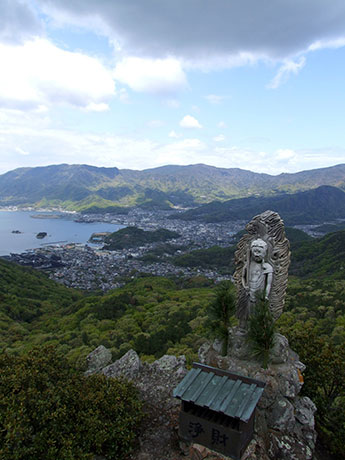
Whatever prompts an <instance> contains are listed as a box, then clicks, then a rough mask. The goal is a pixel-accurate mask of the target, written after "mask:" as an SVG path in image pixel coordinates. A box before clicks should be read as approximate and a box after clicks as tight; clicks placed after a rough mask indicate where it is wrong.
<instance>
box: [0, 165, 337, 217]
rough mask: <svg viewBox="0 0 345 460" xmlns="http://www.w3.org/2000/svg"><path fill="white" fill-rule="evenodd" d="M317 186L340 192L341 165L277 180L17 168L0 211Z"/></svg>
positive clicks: (206, 171) (201, 198)
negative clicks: (19, 207)
mask: <svg viewBox="0 0 345 460" xmlns="http://www.w3.org/2000/svg"><path fill="white" fill-rule="evenodd" d="M320 185H331V186H335V187H338V188H340V189H343V190H345V164H341V165H337V166H332V167H329V168H321V169H315V170H310V171H302V172H298V173H295V174H280V175H278V176H271V175H269V174H259V173H254V172H251V171H246V170H242V169H238V168H229V169H225V168H216V167H213V166H207V165H203V164H197V165H189V166H162V167H159V168H154V169H146V170H143V171H136V170H129V169H123V170H120V169H118V168H115V167H114V168H98V167H95V166H89V165H67V164H61V165H50V166H44V167H35V168H19V169H16V170H14V171H9V172H7V173H5V174H2V175H0V206H8V205H17V206H25V205H26V206H29V205H30V206H32V205H35V206H47V207H49V206H61V207H63V208H65V209H70V210H88V209H90V208H93V209H94V210H95V209H96V210H97V209H100V210H102V209H103V208H106V207H108V208H109V207H111V206H116V207H130V206H138V205H144V206H146V207H147V206H148V207H158V208H163V209H169V208H170V207H172V206H195V205H197V204H202V203H209V202H211V201H214V200H219V201H225V200H229V199H233V198H243V197H248V196H258V195H260V196H273V195H276V194H281V193H282V192H287V193H293V192H297V191H303V190H308V189H312V188H316V187H318V186H320Z"/></svg>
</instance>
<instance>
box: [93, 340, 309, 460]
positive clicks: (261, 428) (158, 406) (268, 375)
mask: <svg viewBox="0 0 345 460" xmlns="http://www.w3.org/2000/svg"><path fill="white" fill-rule="evenodd" d="M232 332H233V334H235V333H236V331H232ZM235 335H236V334H235ZM239 342H240V339H239V338H238V340H237V344H236V341H235V342H233V344H234V345H235V344H236V345H235V346H233V348H232V350H233V353H232V351H231V350H230V351H229V354H228V355H227V356H225V357H224V356H221V355H220V349H221V346H220V344H219V342H218V341H216V342H215V343H213V344H212V343H205V344H204V345H203V346H202V347H201V348H200V350H199V360H200V362H201V363H203V364H207V365H210V366H214V367H219V368H221V369H224V370H231V371H234V372H238V373H240V374H242V375H246V376H249V377H252V378H255V379H258V380H262V381H265V382H266V387H265V391H264V393H263V395H262V398H261V400H260V401H259V404H258V407H257V412H256V419H255V435H254V438H253V440H252V441H251V443H250V444H249V446H248V448H247V449H246V452H245V454H244V456H243V457H242V460H276V459H282V460H285V459H286V460H287V459H289V460H310V459H312V457H313V450H314V447H315V441H316V432H315V427H314V412H315V410H316V407H315V405H314V403H313V402H312V401H311V400H310V399H309V398H308V397H306V396H300V391H301V388H302V385H303V377H302V372H303V370H304V369H305V366H304V365H303V364H302V363H301V362H300V361H299V359H298V356H297V355H296V353H294V352H293V351H292V350H291V349H290V348H289V345H288V342H287V340H286V338H285V337H284V336H281V335H278V336H277V340H276V345H275V348H274V350H273V351H272V354H271V363H270V364H269V365H268V368H267V369H263V368H262V367H261V366H260V364H259V363H258V362H255V361H252V360H250V359H248V355H246V354H245V353H244V351H243V350H242V349H241V345H240V343H239ZM99 348H100V347H99ZM103 348H104V347H103ZM97 350H98V349H96V350H95V352H93V354H92V353H91V355H92V356H91V358H89V357H88V363H89V366H93V367H92V369H93V370H91V368H89V369H88V371H87V372H86V374H90V373H94V372H95V369H96V368H97V371H96V372H101V373H103V374H104V375H106V376H107V377H125V378H127V379H128V380H130V381H132V382H133V383H134V384H135V386H136V387H137V388H138V389H139V392H140V396H141V398H142V400H143V401H144V408H145V414H146V418H145V421H144V423H143V427H142V431H141V435H140V437H139V439H138V450H137V451H136V452H135V453H134V454H133V455H132V457H131V459H132V460H182V459H184V460H220V459H224V458H225V457H223V456H222V455H220V454H216V453H214V452H211V451H209V450H208V449H206V448H204V447H202V446H199V445H196V444H193V445H187V444H185V443H183V442H180V441H179V439H178V416H179V411H180V403H179V401H177V400H176V399H174V398H173V397H172V391H173V389H174V388H175V387H176V386H177V385H178V383H179V382H180V381H181V380H182V378H183V377H184V376H185V375H186V373H187V369H186V360H185V357H184V356H179V357H176V356H168V355H165V356H163V357H162V358H160V359H158V360H157V361H155V362H154V363H152V364H149V363H146V362H142V361H141V360H140V359H139V356H138V355H137V353H136V352H135V351H133V350H130V351H128V352H127V353H126V354H125V355H124V356H123V357H122V358H121V359H119V360H117V361H115V362H114V363H112V364H110V365H107V366H105V367H103V368H102V369H101V368H100V367H99V360H98V359H96V357H98V356H99V354H100V353H99V351H98V352H97V353H96V351H97ZM101 351H102V353H101V355H102V356H105V355H106V354H105V352H104V350H103V349H101ZM89 356H90V355H89ZM239 356H241V358H240V357H239ZM95 362H96V364H95Z"/></svg>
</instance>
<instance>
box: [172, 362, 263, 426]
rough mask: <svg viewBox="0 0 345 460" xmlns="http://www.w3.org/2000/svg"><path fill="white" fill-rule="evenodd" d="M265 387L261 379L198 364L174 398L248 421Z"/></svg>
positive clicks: (177, 388)
mask: <svg viewBox="0 0 345 460" xmlns="http://www.w3.org/2000/svg"><path fill="white" fill-rule="evenodd" d="M264 387H265V383H264V382H261V381H259V380H255V379H251V378H249V377H245V376H242V375H239V374H235V373H232V372H228V371H223V370H221V369H217V368H215V367H211V366H205V365H203V364H198V363H194V364H193V369H191V370H190V371H189V372H188V374H187V375H186V376H185V377H184V379H183V380H182V381H181V382H180V383H179V385H178V386H177V387H176V388H175V390H174V392H173V396H174V397H175V398H179V399H181V400H182V401H186V402H192V403H194V404H196V405H198V406H201V407H207V408H208V409H211V410H213V411H216V412H222V413H223V414H225V415H228V416H229V417H233V418H237V419H239V420H242V421H243V422H248V420H249V419H250V417H251V415H252V413H253V411H254V409H255V407H256V404H257V403H258V401H259V399H260V397H261V395H262V393H263V391H264Z"/></svg>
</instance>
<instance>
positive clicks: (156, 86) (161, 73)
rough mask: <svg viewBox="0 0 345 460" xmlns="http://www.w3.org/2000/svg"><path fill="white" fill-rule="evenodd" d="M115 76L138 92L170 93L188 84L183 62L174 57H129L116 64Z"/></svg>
mask: <svg viewBox="0 0 345 460" xmlns="http://www.w3.org/2000/svg"><path fill="white" fill-rule="evenodd" d="M114 77H115V79H116V80H118V81H120V82H121V83H124V84H126V85H128V86H129V87H130V88H131V89H132V90H134V91H138V92H143V91H145V92H151V93H170V92H176V91H180V90H181V89H183V88H185V87H186V86H187V80H186V75H185V73H184V71H183V70H182V67H181V64H180V62H179V61H178V60H177V59H174V58H167V59H144V58H139V57H127V58H124V59H123V60H122V61H120V62H119V63H118V64H117V65H116V67H115V71H114Z"/></svg>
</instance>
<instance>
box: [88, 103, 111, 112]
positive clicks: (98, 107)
mask: <svg viewBox="0 0 345 460" xmlns="http://www.w3.org/2000/svg"><path fill="white" fill-rule="evenodd" d="M85 110H86V111H88V112H106V111H107V110H109V105H108V104H105V103H104V102H101V103H100V104H95V103H94V102H91V103H90V104H88V105H87V106H86V107H85Z"/></svg>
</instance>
